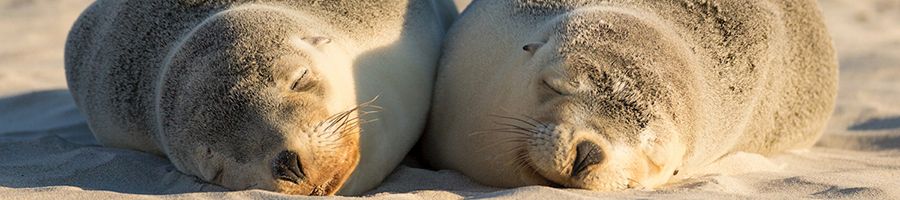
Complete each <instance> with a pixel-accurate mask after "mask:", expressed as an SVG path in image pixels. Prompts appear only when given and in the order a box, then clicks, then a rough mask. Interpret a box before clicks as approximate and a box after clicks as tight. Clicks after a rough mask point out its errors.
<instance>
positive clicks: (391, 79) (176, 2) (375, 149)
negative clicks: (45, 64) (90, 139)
mask: <svg viewBox="0 0 900 200" xmlns="http://www.w3.org/2000/svg"><path fill="white" fill-rule="evenodd" d="M454 17H455V8H453V6H452V4H451V3H450V2H443V1H430V0H429V1H410V0H387V1H372V2H369V1H364V2H362V1H350V0H334V1H313V0H308V1H307V0H302V1H276V0H266V1H244V0H232V1H198V0H164V1H136V0H135V1H112V0H109V1H98V2H96V3H94V4H93V5H92V6H91V7H90V8H88V10H86V11H85V12H84V13H83V14H82V16H81V17H80V18H79V20H78V21H77V22H76V24H75V25H74V27H73V29H72V31H71V32H70V34H69V38H68V41H67V44H66V59H65V61H66V76H67V79H68V84H69V89H70V90H71V92H72V94H73V96H74V98H75V101H76V103H77V105H78V107H79V109H80V110H81V112H82V113H84V114H85V116H86V117H87V120H88V124H89V125H90V127H91V130H92V131H93V132H94V135H95V136H96V138H97V140H98V141H99V142H100V143H102V144H104V145H106V146H113V147H123V148H131V149H137V150H141V151H146V152H151V153H156V154H159V155H164V156H166V157H168V158H169V159H170V160H171V161H172V162H173V164H175V166H176V167H178V169H179V170H181V171H183V172H185V173H187V174H191V175H196V176H198V177H199V178H201V179H203V180H206V181H210V182H213V183H217V184H220V185H223V186H225V187H228V188H231V189H249V188H260V189H267V190H274V191H279V192H284V193H291V194H311V195H324V194H334V193H336V192H337V191H338V190H339V189H341V188H343V189H341V191H342V193H344V194H357V193H361V192H363V191H365V190H367V189H370V188H372V187H374V186H376V185H377V184H378V183H380V181H381V180H382V179H383V178H384V177H386V176H387V175H388V174H389V173H390V172H391V171H392V170H393V168H394V167H395V166H396V165H397V164H398V163H399V162H400V161H401V159H402V158H403V156H404V155H405V154H406V152H407V151H409V149H410V148H412V145H413V144H414V143H415V141H416V140H417V139H418V137H419V134H420V133H421V130H422V129H423V127H424V119H425V117H426V112H427V110H428V103H429V99H430V95H431V86H432V79H433V78H432V77H433V73H434V68H435V66H436V64H437V58H438V56H439V50H440V45H441V41H442V38H443V35H444V33H445V30H446V28H447V27H449V24H450V23H451V20H452V19H453V18H454ZM376 97H377V100H374V101H373V99H376ZM379 107H380V109H378V110H380V112H378V113H374V114H370V115H366V114H367V113H372V111H374V110H373V109H374V108H379ZM373 119H376V120H377V121H375V122H371V123H364V122H366V121H371V120H373ZM360 132H362V134H360ZM357 163H358V166H357ZM354 169H355V172H354ZM351 172H352V174H353V176H352V178H349V177H350V176H351ZM348 178H349V179H350V181H349V182H347V184H344V182H345V181H346V180H347V179H348Z"/></svg>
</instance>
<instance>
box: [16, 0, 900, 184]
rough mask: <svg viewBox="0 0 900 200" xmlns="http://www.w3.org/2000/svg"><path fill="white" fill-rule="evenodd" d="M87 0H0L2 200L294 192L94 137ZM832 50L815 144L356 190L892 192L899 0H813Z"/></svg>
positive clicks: (447, 176) (424, 176)
mask: <svg viewBox="0 0 900 200" xmlns="http://www.w3.org/2000/svg"><path fill="white" fill-rule="evenodd" d="M89 2H90V1H87V0H0V198H2V199H20V198H21V199H51V198H52V199H85V198H87V199H100V198H103V199H106V198H128V199H179V198H205V199H221V198H228V199H241V198H276V199H287V198H304V197H294V196H286V195H280V194H276V193H272V192H266V191H258V190H255V191H238V192H226V191H224V190H223V189H222V188H220V187H217V186H214V185H209V184H204V183H201V182H198V181H197V180H196V179H195V178H193V177H191V176H187V175H184V174H182V173H180V172H178V171H177V170H175V169H174V167H173V166H172V164H170V163H169V162H168V161H166V160H165V159H164V158H160V157H157V156H153V155H150V154H146V153H141V152H136V151H131V150H123V149H113V148H105V147H101V146H99V145H97V144H96V141H94V138H93V137H92V136H91V134H90V132H89V130H88V128H87V125H86V124H85V122H84V118H83V117H82V116H81V115H80V113H78V111H77V110H76V108H75V106H74V104H73V102H72V100H71V97H70V96H69V94H68V92H67V91H65V77H64V73H63V66H62V63H63V62H62V58H63V57H62V52H63V46H64V45H63V43H64V41H65V36H66V32H67V30H68V28H69V26H70V24H71V23H72V22H73V21H74V19H75V17H77V15H78V13H80V12H81V11H82V10H83V9H84V8H85V7H86V6H87V4H88V3H89ZM820 2H821V4H822V7H823V9H824V12H825V15H826V18H827V19H826V20H827V23H828V26H829V29H830V30H831V31H832V35H833V36H834V39H835V43H836V45H837V48H838V51H839V56H840V59H841V77H840V80H841V85H840V93H839V95H838V105H837V109H836V111H835V113H834V116H833V117H832V119H831V121H830V124H829V127H828V129H827V132H826V135H825V136H824V138H823V139H822V141H821V142H820V143H819V145H818V146H817V147H816V148H813V149H811V150H809V151H804V152H791V153H785V154H782V155H778V156H773V157H769V158H765V157H762V156H759V155H755V154H747V153H738V154H735V155H734V156H731V157H728V158H725V159H723V160H722V161H721V162H719V163H717V164H715V165H713V166H710V167H709V172H710V173H711V174H710V175H707V176H703V177H695V178H693V179H691V180H688V181H685V182H681V183H676V184H673V185H671V186H668V187H666V188H661V189H657V190H654V191H640V190H632V191H624V192H607V193H600V192H590V191H584V190H576V189H556V188H549V187H541V186H532V187H522V188H510V189H501V188H492V187H486V186H482V185H479V184H476V183H474V182H472V181H470V180H469V179H468V178H466V177H465V176H462V175H460V174H459V173H456V172H452V171H432V170H427V169H419V168H412V167H405V166H401V167H400V168H398V169H397V171H396V172H395V173H394V174H393V175H391V176H390V177H389V178H388V180H387V181H386V182H385V183H384V184H383V185H382V186H381V187H379V188H378V189H376V190H374V191H371V192H369V195H367V196H366V198H375V199H421V198H428V199H430V198H472V197H476V198H480V197H486V198H499V199H521V198H539V199H545V198H552V199H559V198H572V199H576V198H577V199H580V198H659V199H671V198H675V199H719V198H767V199H775V198H777V199H784V198H790V199H795V198H858V199H898V198H900V189H898V188H900V0H865V1H859V0H821V1H820Z"/></svg>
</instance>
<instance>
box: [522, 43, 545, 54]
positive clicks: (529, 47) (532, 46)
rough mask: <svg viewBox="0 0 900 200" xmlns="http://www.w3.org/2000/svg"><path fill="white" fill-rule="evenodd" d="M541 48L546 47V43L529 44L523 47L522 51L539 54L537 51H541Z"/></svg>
mask: <svg viewBox="0 0 900 200" xmlns="http://www.w3.org/2000/svg"><path fill="white" fill-rule="evenodd" d="M541 46H544V43H542V42H535V43H528V44H526V45H525V46H523V47H522V50H525V51H527V52H528V53H532V54H533V53H534V52H537V50H538V49H540V48H541Z"/></svg>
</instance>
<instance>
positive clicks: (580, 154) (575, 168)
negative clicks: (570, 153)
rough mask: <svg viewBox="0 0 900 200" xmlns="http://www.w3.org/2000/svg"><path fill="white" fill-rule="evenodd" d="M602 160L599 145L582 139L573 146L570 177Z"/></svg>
mask: <svg viewBox="0 0 900 200" xmlns="http://www.w3.org/2000/svg"><path fill="white" fill-rule="evenodd" d="M602 161H603V152H601V151H600V146H599V145H597V144H596V143H593V142H590V141H582V142H581V143H578V146H576V147H575V162H574V163H573V164H572V174H571V176H572V177H576V176H578V174H579V173H581V172H583V171H585V170H586V169H587V168H588V167H590V166H592V165H596V164H600V163H601V162H602Z"/></svg>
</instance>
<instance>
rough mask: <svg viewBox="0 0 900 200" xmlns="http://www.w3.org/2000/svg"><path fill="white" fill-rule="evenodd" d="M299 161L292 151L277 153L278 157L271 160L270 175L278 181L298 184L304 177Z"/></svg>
mask: <svg viewBox="0 0 900 200" xmlns="http://www.w3.org/2000/svg"><path fill="white" fill-rule="evenodd" d="M299 159H300V158H299V157H298V155H297V153H296V152H293V151H282V152H281V153H278V156H275V159H274V160H272V175H274V176H275V178H276V179H279V180H283V181H289V182H293V183H300V181H302V180H303V179H305V177H306V175H305V174H304V173H303V168H302V166H301V164H300V160H299Z"/></svg>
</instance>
